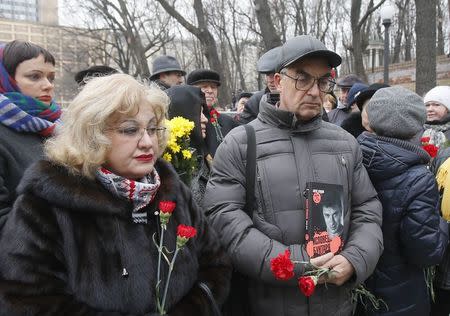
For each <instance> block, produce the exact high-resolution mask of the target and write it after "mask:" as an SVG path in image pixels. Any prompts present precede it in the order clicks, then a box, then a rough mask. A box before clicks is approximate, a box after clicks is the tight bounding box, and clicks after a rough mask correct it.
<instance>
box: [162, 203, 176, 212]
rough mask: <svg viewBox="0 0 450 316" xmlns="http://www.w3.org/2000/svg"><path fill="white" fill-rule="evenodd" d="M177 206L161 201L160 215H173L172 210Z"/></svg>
mask: <svg viewBox="0 0 450 316" xmlns="http://www.w3.org/2000/svg"><path fill="white" fill-rule="evenodd" d="M176 206H177V204H176V203H175V202H173V201H161V202H159V209H160V211H161V212H162V213H173V210H174V209H175V207H176Z"/></svg>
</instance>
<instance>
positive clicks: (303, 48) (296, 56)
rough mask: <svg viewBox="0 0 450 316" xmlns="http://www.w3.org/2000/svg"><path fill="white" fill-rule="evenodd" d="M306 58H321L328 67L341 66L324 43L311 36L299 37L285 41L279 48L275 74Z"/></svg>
mask: <svg viewBox="0 0 450 316" xmlns="http://www.w3.org/2000/svg"><path fill="white" fill-rule="evenodd" d="M306 57H323V58H325V59H326V60H327V61H328V64H329V65H330V67H337V66H339V65H340V64H341V62H342V58H341V56H339V55H338V54H336V53H335V52H333V51H331V50H329V49H328V48H327V47H326V46H325V44H324V43H322V42H321V41H319V40H318V39H317V38H314V37H312V36H311V35H299V36H296V37H293V38H291V39H289V40H287V41H286V43H284V44H283V46H281V50H280V59H279V63H278V66H277V69H276V70H277V72H279V71H280V70H281V69H283V68H286V67H288V66H289V65H291V64H293V63H295V62H296V61H299V60H301V59H303V58H306Z"/></svg>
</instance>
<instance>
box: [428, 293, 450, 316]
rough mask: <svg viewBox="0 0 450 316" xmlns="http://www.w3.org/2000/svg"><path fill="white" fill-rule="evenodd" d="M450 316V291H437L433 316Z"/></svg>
mask: <svg viewBox="0 0 450 316" xmlns="http://www.w3.org/2000/svg"><path fill="white" fill-rule="evenodd" d="M449 315H450V290H443V289H439V288H437V289H436V297H435V302H434V303H433V304H432V305H431V316H449Z"/></svg>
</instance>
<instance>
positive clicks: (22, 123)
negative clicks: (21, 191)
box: [0, 41, 61, 231]
mask: <svg viewBox="0 0 450 316" xmlns="http://www.w3.org/2000/svg"><path fill="white" fill-rule="evenodd" d="M54 80H55V58H54V57H53V55H52V54H50V52H48V51H47V50H46V49H44V48H42V47H40V46H38V45H35V44H32V43H29V42H23V41H12V42H9V43H7V44H6V45H1V46H0V231H1V229H2V226H3V224H4V222H5V221H6V218H7V215H8V214H9V212H10V211H11V207H12V205H13V203H14V200H15V199H16V187H17V185H18V183H19V181H20V179H21V178H22V175H23V172H24V170H25V169H26V168H27V167H28V166H29V165H30V164H31V163H33V162H34V161H36V160H38V159H40V158H42V155H43V146H42V143H43V141H44V140H45V139H46V138H47V137H48V136H50V135H51V134H52V133H53V131H54V129H55V125H56V123H57V122H58V119H59V117H60V114H61V110H60V107H59V106H58V105H57V104H56V103H55V102H54V96H55V90H54V88H55V85H54Z"/></svg>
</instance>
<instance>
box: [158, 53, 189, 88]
mask: <svg viewBox="0 0 450 316" xmlns="http://www.w3.org/2000/svg"><path fill="white" fill-rule="evenodd" d="M185 75H186V72H185V71H184V70H183V69H181V66H180V63H179V62H178V60H176V58H175V57H173V56H168V55H162V56H158V57H156V58H155V59H154V60H153V62H152V75H151V76H150V78H149V79H150V81H152V82H154V83H155V84H156V85H158V87H159V88H161V89H162V90H166V89H168V88H170V87H173V86H177V85H181V84H183V82H184V76H185Z"/></svg>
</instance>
